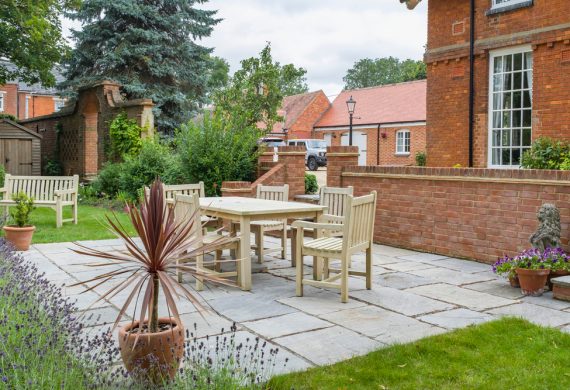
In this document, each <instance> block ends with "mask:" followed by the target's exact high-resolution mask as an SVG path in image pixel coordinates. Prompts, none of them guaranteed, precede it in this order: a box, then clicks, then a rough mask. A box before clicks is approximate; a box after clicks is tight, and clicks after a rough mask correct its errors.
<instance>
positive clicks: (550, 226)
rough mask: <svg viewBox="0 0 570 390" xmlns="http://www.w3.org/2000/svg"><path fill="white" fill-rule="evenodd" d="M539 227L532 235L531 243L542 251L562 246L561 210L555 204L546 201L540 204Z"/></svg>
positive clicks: (537, 215)
mask: <svg viewBox="0 0 570 390" xmlns="http://www.w3.org/2000/svg"><path fill="white" fill-rule="evenodd" d="M536 217H537V218H538V229H537V230H536V232H535V233H534V234H533V235H532V236H530V243H531V244H532V246H533V247H534V248H537V249H539V250H541V251H543V250H544V249H546V248H548V247H551V248H557V247H559V246H560V212H559V211H558V208H556V206H555V205H553V204H550V203H545V204H543V205H542V206H540V209H538V213H536Z"/></svg>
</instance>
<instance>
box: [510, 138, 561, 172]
mask: <svg viewBox="0 0 570 390" xmlns="http://www.w3.org/2000/svg"><path fill="white" fill-rule="evenodd" d="M569 153H570V147H569V145H568V143H565V142H562V141H555V140H553V139H551V138H548V137H540V138H538V139H537V140H536V141H534V142H533V144H532V146H531V148H530V149H529V150H527V151H526V152H524V153H523V156H522V159H521V166H522V167H523V168H527V169H560V168H561V165H562V164H563V163H564V161H565V160H567V158H568V156H569ZM567 165H569V164H566V165H565V166H567Z"/></svg>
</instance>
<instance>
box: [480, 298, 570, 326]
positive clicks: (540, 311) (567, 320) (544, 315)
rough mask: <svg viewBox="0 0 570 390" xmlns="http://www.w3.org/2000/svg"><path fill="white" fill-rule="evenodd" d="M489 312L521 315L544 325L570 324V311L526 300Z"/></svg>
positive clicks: (502, 314) (499, 314)
mask: <svg viewBox="0 0 570 390" xmlns="http://www.w3.org/2000/svg"><path fill="white" fill-rule="evenodd" d="M488 313H489V314H493V315H498V316H515V317H521V318H524V319H525V320H528V321H530V322H533V323H535V324H537V325H542V326H561V325H568V324H570V313H568V312H565V311H560V310H555V309H550V308H548V307H544V306H538V305H533V304H531V303H526V302H524V303H519V304H517V305H511V306H505V307H500V308H497V309H493V310H489V311H488Z"/></svg>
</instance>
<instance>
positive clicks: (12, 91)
mask: <svg viewBox="0 0 570 390" xmlns="http://www.w3.org/2000/svg"><path fill="white" fill-rule="evenodd" d="M0 91H3V92H5V93H4V111H2V112H4V113H6V114H10V115H14V116H15V117H16V118H17V117H18V85H16V84H5V85H0Z"/></svg>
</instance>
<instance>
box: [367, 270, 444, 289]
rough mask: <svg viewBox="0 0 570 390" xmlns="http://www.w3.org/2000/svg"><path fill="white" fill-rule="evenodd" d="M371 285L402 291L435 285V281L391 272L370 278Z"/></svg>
mask: <svg viewBox="0 0 570 390" xmlns="http://www.w3.org/2000/svg"><path fill="white" fill-rule="evenodd" d="M372 283H375V284H378V285H380V286H385V287H391V288H395V289H397V290H404V289H406V288H412V287H418V286H424V285H426V284H434V283H437V281H435V280H432V279H430V278H425V277H422V276H417V275H412V274H408V273H405V272H392V273H389V274H384V275H378V276H376V277H374V278H372Z"/></svg>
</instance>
